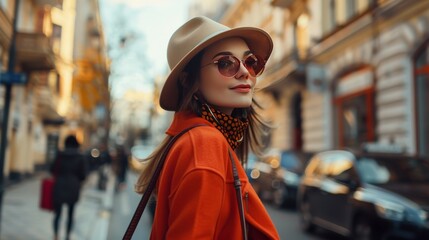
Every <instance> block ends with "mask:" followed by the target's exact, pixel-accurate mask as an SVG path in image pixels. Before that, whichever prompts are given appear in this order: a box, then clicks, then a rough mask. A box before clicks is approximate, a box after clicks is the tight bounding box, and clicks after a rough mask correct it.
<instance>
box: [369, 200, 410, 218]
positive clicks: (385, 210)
mask: <svg viewBox="0 0 429 240" xmlns="http://www.w3.org/2000/svg"><path fill="white" fill-rule="evenodd" d="M375 209H376V211H377V214H378V215H379V216H380V217H382V218H386V219H391V220H396V221H399V220H402V219H404V216H405V208H404V207H403V206H402V205H399V204H396V203H392V202H387V201H383V202H376V203H375Z"/></svg>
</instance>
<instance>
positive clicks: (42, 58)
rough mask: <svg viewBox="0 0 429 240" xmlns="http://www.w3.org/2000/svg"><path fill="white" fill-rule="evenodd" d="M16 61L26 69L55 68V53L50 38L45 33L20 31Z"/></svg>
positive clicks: (17, 36)
mask: <svg viewBox="0 0 429 240" xmlns="http://www.w3.org/2000/svg"><path fill="white" fill-rule="evenodd" d="M16 55H17V58H16V61H17V64H19V65H21V66H22V68H23V70H24V71H43V70H45V71H46V70H51V69H53V68H55V55H54V53H53V51H52V48H51V46H50V44H49V39H48V37H46V35H44V34H43V33H24V32H18V33H17V35H16Z"/></svg>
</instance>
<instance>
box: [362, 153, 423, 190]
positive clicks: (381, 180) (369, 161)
mask: <svg viewBox="0 0 429 240" xmlns="http://www.w3.org/2000/svg"><path fill="white" fill-rule="evenodd" d="M357 168H358V171H359V174H360V176H361V177H362V181H364V182H366V183H372V184H389V183H401V182H407V183H410V182H411V183H421V182H429V161H426V160H422V159H416V158H405V157H404V158H401V159H396V158H395V159H393V158H388V157H386V158H378V157H361V158H359V159H358V161H357Z"/></svg>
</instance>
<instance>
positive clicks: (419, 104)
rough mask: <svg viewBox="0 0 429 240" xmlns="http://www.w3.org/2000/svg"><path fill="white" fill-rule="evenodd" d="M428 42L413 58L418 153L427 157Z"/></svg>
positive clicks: (428, 142) (428, 136)
mask: <svg viewBox="0 0 429 240" xmlns="http://www.w3.org/2000/svg"><path fill="white" fill-rule="evenodd" d="M428 48H429V41H427V42H426V44H424V46H423V47H422V48H420V49H421V50H420V51H418V52H417V55H416V58H415V76H416V77H415V81H416V82H415V94H416V110H417V111H416V115H417V116H416V117H417V129H416V130H417V131H416V132H417V140H418V145H417V146H418V151H419V153H420V154H422V155H429V108H428V106H429V96H428V93H429V50H428Z"/></svg>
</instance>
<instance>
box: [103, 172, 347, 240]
mask: <svg viewBox="0 0 429 240" xmlns="http://www.w3.org/2000/svg"><path fill="white" fill-rule="evenodd" d="M136 178H137V175H135V174H128V181H127V187H126V188H125V189H123V190H122V191H120V192H118V193H117V194H116V195H115V199H114V204H113V206H114V207H113V209H112V215H111V218H110V224H109V234H108V239H109V240H113V239H121V238H122V236H123V233H124V232H125V230H126V228H127V226H128V223H129V222H130V219H131V217H132V215H133V213H134V210H135V207H136V206H137V204H138V202H139V200H140V195H137V194H136V193H135V192H134V190H133V183H134V182H135V181H136ZM266 207H267V210H268V212H269V214H270V216H271V217H272V219H273V221H274V224H275V225H276V227H277V230H278V232H279V234H280V238H281V239H293V240H343V238H341V237H338V236H336V235H334V234H331V233H327V232H325V231H321V230H319V231H318V232H317V234H316V235H314V234H305V233H303V232H302V231H301V230H300V228H299V216H298V214H297V212H296V211H295V210H287V209H276V208H274V207H272V206H270V205H269V204H266ZM150 225H151V220H150V216H149V213H148V210H147V209H145V213H144V214H143V217H142V220H141V221H140V223H139V225H138V227H137V229H136V232H135V233H134V236H133V239H139V240H144V239H148V235H149V233H150Z"/></svg>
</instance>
